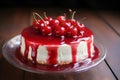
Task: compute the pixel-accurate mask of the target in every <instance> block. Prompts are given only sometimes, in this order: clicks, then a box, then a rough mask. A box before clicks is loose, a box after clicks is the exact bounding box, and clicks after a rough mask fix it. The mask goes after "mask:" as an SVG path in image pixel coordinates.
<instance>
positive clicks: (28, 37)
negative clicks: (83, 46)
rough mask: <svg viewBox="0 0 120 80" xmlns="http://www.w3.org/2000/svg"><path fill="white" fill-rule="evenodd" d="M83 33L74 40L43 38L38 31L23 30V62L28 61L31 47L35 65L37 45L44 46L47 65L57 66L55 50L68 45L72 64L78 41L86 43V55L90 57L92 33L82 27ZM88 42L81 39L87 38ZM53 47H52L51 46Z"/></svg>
mask: <svg viewBox="0 0 120 80" xmlns="http://www.w3.org/2000/svg"><path fill="white" fill-rule="evenodd" d="M82 30H84V33H83V35H81V34H79V35H77V36H76V37H75V38H74V37H67V36H66V37H63V38H62V37H55V36H52V35H51V36H44V35H41V34H42V33H40V31H38V30H36V29H35V28H33V27H32V26H30V27H27V28H25V29H24V30H23V31H22V33H21V35H22V37H24V38H25V46H26V48H25V53H24V58H25V60H27V59H28V50H29V47H28V46H31V48H32V55H31V57H32V59H33V63H36V55H37V49H38V46H39V45H44V46H46V48H47V50H48V55H49V59H48V61H47V63H48V64H57V48H58V47H59V45H61V44H68V45H70V46H71V49H72V62H76V51H77V45H78V43H79V42H80V41H86V42H87V45H88V53H89V57H90V43H91V41H92V40H91V36H92V35H93V33H92V32H91V31H90V30H89V29H88V28H86V27H84V29H82ZM88 37H90V39H89V40H84V39H83V38H88ZM53 45H54V46H53Z"/></svg>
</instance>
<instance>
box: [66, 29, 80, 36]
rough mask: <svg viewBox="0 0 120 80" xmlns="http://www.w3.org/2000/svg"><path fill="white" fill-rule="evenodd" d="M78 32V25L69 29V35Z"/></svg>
mask: <svg viewBox="0 0 120 80" xmlns="http://www.w3.org/2000/svg"><path fill="white" fill-rule="evenodd" d="M77 34H78V29H77V28H76V27H73V28H71V29H70V31H68V35H69V36H76V35H77Z"/></svg>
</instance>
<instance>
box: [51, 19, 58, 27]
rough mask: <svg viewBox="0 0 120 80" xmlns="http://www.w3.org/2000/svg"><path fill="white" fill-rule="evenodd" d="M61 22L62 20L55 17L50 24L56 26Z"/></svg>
mask: <svg viewBox="0 0 120 80" xmlns="http://www.w3.org/2000/svg"><path fill="white" fill-rule="evenodd" d="M59 23H60V22H59V21H58V20H57V19H53V20H51V21H50V26H52V27H56V26H58V25H59Z"/></svg>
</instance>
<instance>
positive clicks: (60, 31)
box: [55, 26, 66, 36]
mask: <svg viewBox="0 0 120 80" xmlns="http://www.w3.org/2000/svg"><path fill="white" fill-rule="evenodd" d="M65 33H66V29H65V27H61V26H58V27H56V28H55V34H56V35H57V36H62V35H65Z"/></svg>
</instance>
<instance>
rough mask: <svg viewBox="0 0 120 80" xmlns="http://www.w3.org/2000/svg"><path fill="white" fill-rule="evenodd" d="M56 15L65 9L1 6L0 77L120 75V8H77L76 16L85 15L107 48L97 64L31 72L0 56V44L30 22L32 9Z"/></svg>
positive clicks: (99, 79)
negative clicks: (76, 69)
mask: <svg viewBox="0 0 120 80" xmlns="http://www.w3.org/2000/svg"><path fill="white" fill-rule="evenodd" d="M34 11H36V12H38V13H40V14H41V15H42V16H43V12H44V11H46V12H47V15H50V16H52V17H55V16H57V15H63V13H64V12H65V13H67V14H68V16H69V13H68V9H56V8H55V9H50V8H49V9H38V8H35V9H33V8H32V9H28V8H24V9H23V8H9V9H8V8H4V9H1V10H0V80H38V79H40V80H118V79H120V14H119V13H120V12H118V11H100V10H98V11H93V10H81V9H77V10H76V12H77V13H76V14H75V19H77V20H79V21H80V19H81V18H83V17H86V18H87V19H86V20H83V21H82V22H83V23H84V24H85V25H86V26H87V27H88V28H90V29H91V30H92V31H93V33H94V34H95V40H98V41H99V42H101V43H102V44H103V45H104V46H105V47H106V48H107V57H106V59H105V60H104V61H103V62H102V63H101V64H99V65H97V66H96V67H94V68H92V69H89V70H87V71H85V72H82V73H76V74H68V75H45V74H41V75H38V74H34V73H30V72H26V71H23V70H20V69H18V68H16V67H14V66H13V65H11V64H9V63H8V62H7V61H6V60H5V59H4V57H3V56H2V46H3V44H4V43H5V42H6V41H7V40H9V39H11V38H12V37H14V36H16V35H17V34H20V32H21V31H22V29H23V28H25V27H27V26H28V25H31V24H32V21H33V16H32V12H34Z"/></svg>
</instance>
